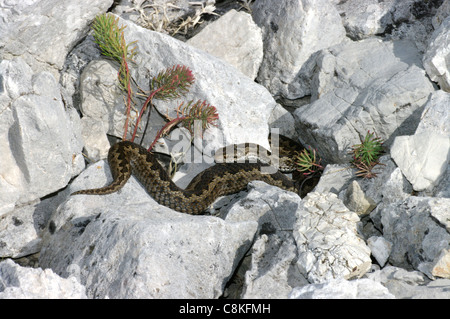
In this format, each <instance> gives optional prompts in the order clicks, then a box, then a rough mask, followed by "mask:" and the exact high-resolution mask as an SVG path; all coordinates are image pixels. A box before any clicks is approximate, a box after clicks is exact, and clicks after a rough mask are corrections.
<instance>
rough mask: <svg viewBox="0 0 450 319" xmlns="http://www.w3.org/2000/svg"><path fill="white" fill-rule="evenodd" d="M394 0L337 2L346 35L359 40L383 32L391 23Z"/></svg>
mask: <svg viewBox="0 0 450 319" xmlns="http://www.w3.org/2000/svg"><path fill="white" fill-rule="evenodd" d="M394 2H395V1H394V0H388V1H383V2H379V1H378V0H362V1H361V0H350V1H345V2H342V3H341V4H338V6H337V8H338V10H339V12H340V13H341V15H342V20H343V24H344V27H345V30H346V31H347V36H348V37H350V38H351V39H354V40H361V39H364V38H367V37H369V36H373V35H375V34H378V33H383V32H384V31H385V30H386V27H387V26H388V25H389V24H392V22H393V21H392V14H391V11H392V9H393V4H394Z"/></svg>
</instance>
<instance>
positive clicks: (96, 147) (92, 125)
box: [81, 116, 111, 162]
mask: <svg viewBox="0 0 450 319" xmlns="http://www.w3.org/2000/svg"><path fill="white" fill-rule="evenodd" d="M81 134H82V135H83V141H84V152H83V153H84V155H85V156H86V157H87V158H88V159H89V160H90V161H91V162H96V161H99V160H101V159H105V158H106V157H107V156H108V150H109V148H110V146H111V145H110V144H109V141H108V138H107V137H106V129H105V127H104V126H103V122H102V121H99V120H97V119H95V118H92V117H89V116H84V117H83V118H82V119H81Z"/></svg>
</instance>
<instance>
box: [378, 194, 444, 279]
mask: <svg viewBox="0 0 450 319" xmlns="http://www.w3.org/2000/svg"><path fill="white" fill-rule="evenodd" d="M449 205H450V199H448V198H431V197H415V196H410V197H408V198H406V199H405V200H404V201H403V202H395V203H392V204H389V205H386V206H384V207H383V208H382V209H381V212H380V213H381V222H382V225H383V237H384V238H385V239H386V240H388V241H390V242H391V243H392V252H391V254H390V257H389V262H390V264H391V265H393V266H397V267H403V268H406V269H411V268H414V269H417V270H420V271H422V272H424V273H425V274H426V275H427V276H429V277H430V278H433V277H434V276H439V277H444V278H448V276H449V274H450V271H449V268H448V263H447V265H446V266H444V265H445V263H444V261H445V260H447V258H448V254H449V247H450V246H449V245H450V244H449V243H450V232H449V230H448V226H447V225H448V220H449V218H450V217H449V211H448V207H450V206H449ZM439 220H440V221H442V222H444V224H442V223H441V222H438V221H439ZM443 266H444V267H443Z"/></svg>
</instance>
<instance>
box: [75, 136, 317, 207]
mask: <svg viewBox="0 0 450 319" xmlns="http://www.w3.org/2000/svg"><path fill="white" fill-rule="evenodd" d="M285 139H286V138H285ZM290 141H291V142H293V141H292V140H290ZM293 143H295V142H293ZM296 144H297V143H296ZM298 145H299V144H298ZM108 163H109V166H110V169H111V173H112V176H113V182H112V183H111V184H109V185H108V186H105V187H102V188H96V189H87V190H80V191H77V192H74V193H72V195H76V194H88V195H105V194H111V193H114V192H116V191H118V190H119V189H121V188H122V187H123V186H124V185H125V183H126V182H127V181H128V179H129V178H130V176H131V174H133V175H134V176H135V177H136V178H137V179H138V180H139V182H140V183H141V184H142V185H143V187H144V188H145V189H146V191H147V192H148V193H149V194H150V196H152V197H153V198H154V199H155V200H156V201H157V202H158V203H159V204H161V205H164V206H167V207H169V208H172V209H174V210H176V211H179V212H182V213H188V214H193V215H197V214H202V213H203V212H204V211H205V210H206V209H207V208H208V207H209V206H210V205H211V204H212V203H213V202H214V201H215V200H216V199H217V198H218V197H220V196H224V195H229V194H234V193H237V192H239V191H242V190H244V189H246V187H247V184H248V183H249V182H251V181H254V180H259V181H263V182H266V183H268V184H270V185H274V186H277V187H280V188H282V189H285V190H288V191H293V192H296V193H299V195H301V196H302V195H305V193H306V192H307V188H312V187H314V186H315V184H316V183H317V181H318V179H317V177H316V178H315V179H314V178H313V179H311V181H310V180H309V179H306V178H305V177H304V176H302V175H301V178H300V180H299V181H297V182H295V181H293V180H291V179H290V178H288V177H286V176H285V175H284V174H283V173H281V172H279V171H277V172H275V173H273V174H263V173H261V168H262V167H264V166H266V167H267V166H269V165H268V164H263V163H261V162H257V163H218V164H215V165H214V166H211V167H209V168H207V169H206V170H204V171H202V172H201V173H199V174H198V175H197V176H195V177H194V178H193V179H192V181H191V182H190V183H189V185H188V186H187V187H186V188H185V189H182V188H180V187H178V186H177V185H176V184H175V183H174V182H173V181H172V180H171V179H170V177H169V175H168V174H167V172H166V170H165V169H164V168H163V167H162V165H161V164H160V163H159V162H158V161H157V160H156V158H155V155H153V154H152V153H151V152H148V151H147V150H146V149H145V148H144V147H142V146H139V145H138V144H135V143H132V142H128V141H124V142H119V143H117V144H114V145H113V146H112V147H111V148H110V150H109V152H108ZM305 181H306V182H309V184H310V185H307V186H309V187H305V188H304V187H303V186H305V185H303V184H304V182H305ZM311 182H312V183H311Z"/></svg>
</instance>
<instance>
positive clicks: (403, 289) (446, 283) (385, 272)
mask: <svg viewBox="0 0 450 319" xmlns="http://www.w3.org/2000/svg"><path fill="white" fill-rule="evenodd" d="M366 276H367V278H369V279H372V280H374V281H376V282H379V283H381V284H382V285H383V286H385V287H386V288H387V289H388V290H389V292H390V293H391V294H393V295H394V296H395V298H396V299H448V298H449V297H450V280H449V279H437V280H433V281H430V280H429V279H428V278H426V276H425V275H424V274H423V273H421V272H419V271H407V270H405V269H402V268H398V267H393V266H386V267H384V268H383V269H381V270H377V271H375V272H372V273H368V274H367V275H366Z"/></svg>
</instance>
